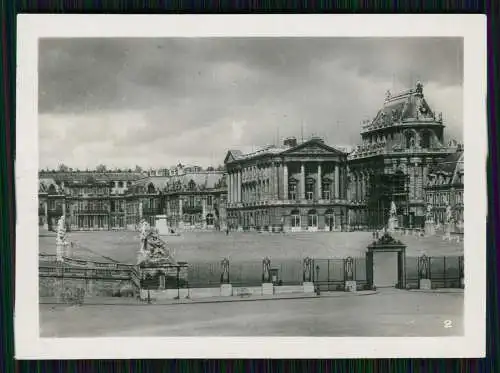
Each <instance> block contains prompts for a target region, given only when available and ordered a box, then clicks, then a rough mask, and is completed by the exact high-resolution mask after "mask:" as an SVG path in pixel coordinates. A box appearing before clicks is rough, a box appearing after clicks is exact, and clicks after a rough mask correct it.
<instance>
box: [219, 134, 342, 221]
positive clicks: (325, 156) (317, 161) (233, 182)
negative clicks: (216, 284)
mask: <svg viewBox="0 0 500 373" xmlns="http://www.w3.org/2000/svg"><path fill="white" fill-rule="evenodd" d="M346 161H347V154H346V153H344V152H343V151H341V150H338V149H335V148H333V147H330V146H328V145H326V144H325V143H324V141H323V140H322V139H320V138H312V139H310V140H308V141H306V142H303V143H301V144H297V141H296V139H295V138H289V139H287V140H285V142H284V144H283V146H281V147H275V146H268V147H265V148H263V149H262V150H259V151H257V152H254V153H250V154H243V153H242V152H240V151H238V150H230V151H229V152H228V153H227V155H226V158H225V161H224V163H225V165H226V169H227V182H226V184H227V186H228V192H227V199H228V202H227V214H228V224H229V226H230V228H231V229H237V230H265V231H281V230H284V231H304V230H308V231H318V230H321V231H324V230H327V231H329V230H341V229H343V226H344V225H345V217H346V215H347V208H348V203H347V199H346V197H347V196H346V193H345V190H346V189H345V182H346V175H347V174H346V169H347V167H346V166H347V163H346Z"/></svg>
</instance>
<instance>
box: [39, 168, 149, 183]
mask: <svg viewBox="0 0 500 373" xmlns="http://www.w3.org/2000/svg"><path fill="white" fill-rule="evenodd" d="M39 177H40V178H50V179H53V180H54V181H55V182H64V183H87V182H88V180H89V178H90V180H92V182H96V183H102V182H110V181H134V180H137V179H140V178H141V177H143V175H142V174H140V173H137V172H113V171H110V172H97V171H73V172H57V171H56V172H47V171H40V172H39Z"/></svg>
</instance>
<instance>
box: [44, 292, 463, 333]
mask: <svg viewBox="0 0 500 373" xmlns="http://www.w3.org/2000/svg"><path fill="white" fill-rule="evenodd" d="M463 301H464V297H463V293H460V292H458V293H447V292H428V293H427V292H414V291H404V290H394V289H390V290H389V289H387V290H385V289H384V290H382V291H380V292H379V293H377V294H373V295H363V296H360V295H354V294H345V295H342V296H338V297H327V296H325V297H323V296H321V297H319V298H312V299H310V298H309V299H284V300H265V301H244V302H241V301H234V302H227V303H205V304H177V305H128V306H125V305H83V306H81V307H69V306H64V305H58V306H53V305H40V330H41V336H42V337H118V336H121V337H127V336H131V337H132V336H316V337H321V336H332V337H342V336H351V337H356V336H359V337H362V336H367V337H368V336H370V337H384V336H386V337H391V336H394V337H395V336H408V337H411V336H459V335H462V334H463V332H464V330H463V324H462V323H463ZM446 320H450V323H449V324H448V326H451V327H445V321H446Z"/></svg>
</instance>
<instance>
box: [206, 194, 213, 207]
mask: <svg viewBox="0 0 500 373" xmlns="http://www.w3.org/2000/svg"><path fill="white" fill-rule="evenodd" d="M212 205H213V200H212V196H207V206H209V207H211V206H212Z"/></svg>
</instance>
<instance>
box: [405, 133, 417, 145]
mask: <svg viewBox="0 0 500 373" xmlns="http://www.w3.org/2000/svg"><path fill="white" fill-rule="evenodd" d="M414 147H415V134H414V133H413V132H411V131H408V132H406V133H405V148H406V149H411V148H414Z"/></svg>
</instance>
